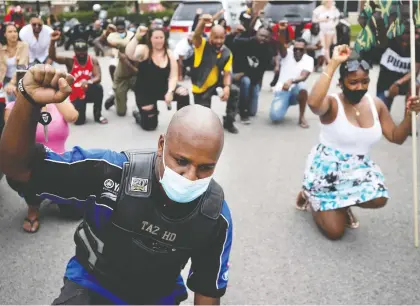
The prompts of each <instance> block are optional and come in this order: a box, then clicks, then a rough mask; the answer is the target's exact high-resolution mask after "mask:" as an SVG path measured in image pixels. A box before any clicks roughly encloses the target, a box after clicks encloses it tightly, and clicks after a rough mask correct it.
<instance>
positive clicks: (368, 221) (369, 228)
mask: <svg viewBox="0 0 420 306" xmlns="http://www.w3.org/2000/svg"><path fill="white" fill-rule="evenodd" d="M66 54H70V55H71V54H72V53H71V52H70V53H69V52H67V53H66ZM100 63H101V67H102V73H103V77H102V84H103V86H104V89H105V96H107V94H108V91H109V90H110V88H111V80H110V77H109V72H108V67H107V64H108V63H109V59H105V58H101V59H100ZM319 75H320V74H319V73H317V74H313V75H312V76H311V77H310V80H309V85H310V86H312V84H313V82H314V81H315V80H316V79H317V78H318V77H319ZM377 75H378V69H377V68H375V69H374V70H373V71H372V73H371V79H372V84H371V87H370V93H372V94H374V93H375V87H376V80H377ZM271 79H272V72H267V73H266V76H265V78H264V86H263V89H262V91H261V96H260V104H259V111H258V115H257V116H256V117H255V118H253V120H252V124H251V125H249V126H244V125H242V124H241V123H237V127H238V128H239V130H240V133H239V134H238V135H232V134H229V133H226V135H225V147H224V150H223V153H222V156H221V158H220V162H219V164H218V166H217V170H216V174H215V178H216V180H217V181H218V182H219V183H220V184H221V185H222V186H223V187H224V191H225V196H226V201H227V203H228V204H229V206H230V209H231V212H232V217H233V226H234V238H233V248H232V253H231V260H230V262H231V270H230V272H229V278H230V281H229V287H228V290H227V294H226V295H225V297H223V299H222V303H224V304H419V303H420V290H419V288H418V281H419V278H420V276H419V271H420V270H419V269H420V261H419V258H420V249H415V248H414V246H413V208H412V166H411V165H412V164H411V163H412V161H411V138H409V139H408V140H407V142H406V143H405V144H403V145H402V146H398V145H394V144H390V143H388V142H387V141H386V140H384V139H383V140H381V142H380V143H379V144H378V145H376V146H375V148H374V149H373V152H372V158H373V160H374V161H376V162H377V163H378V164H379V165H380V166H381V168H382V170H383V172H384V174H385V178H386V183H387V185H388V187H389V189H390V196H391V199H390V201H389V202H388V205H387V206H386V207H385V208H383V209H379V210H375V211H373V210H362V209H359V208H356V209H354V212H355V214H356V215H357V217H358V218H359V219H360V223H361V226H360V228H359V229H357V230H348V231H347V232H346V234H345V236H344V238H343V239H342V240H340V241H335V242H332V241H329V240H327V239H325V238H324V237H323V236H322V235H321V234H320V233H319V231H318V229H317V228H316V226H315V224H314V222H313V220H312V218H311V215H310V213H303V212H300V211H297V210H296V209H295V208H294V203H295V198H296V195H297V193H298V191H299V190H300V186H301V181H302V177H303V170H304V167H305V162H306V157H307V155H308V153H309V151H310V149H311V147H312V146H313V145H315V144H316V143H317V140H318V133H319V122H318V119H317V117H316V116H315V115H313V114H312V113H310V111H309V110H307V118H308V121H309V124H310V126H311V127H310V129H308V130H304V129H301V128H299V127H298V125H297V120H298V107H297V106H295V107H292V108H290V109H289V111H288V113H287V117H286V120H285V121H284V122H283V123H281V124H275V125H274V124H272V123H271V122H270V121H269V119H268V111H269V107H270V103H271V98H272V93H271V92H270V88H269V86H268V84H269V82H270V81H271ZM336 82H337V79H335V83H334V85H335V84H336ZM186 84H188V82H186ZM338 90H339V89H338V88H337V87H335V86H332V88H331V92H335V91H338ZM224 105H225V104H224V103H223V102H220V101H219V100H218V98H214V100H213V110H214V111H215V112H216V113H217V114H218V115H219V116H220V118H222V116H223V115H224ZM134 106H135V103H134V95H133V93H130V94H129V114H128V115H127V117H125V118H119V117H117V116H116V114H115V109H114V108H112V109H111V110H110V111H104V112H103V114H104V115H105V116H106V117H107V118H108V119H109V124H108V125H107V126H101V125H99V124H96V123H94V122H93V117H92V107H91V106H89V108H88V112H87V117H88V118H89V121H88V122H87V124H86V125H84V126H71V134H70V137H69V140H68V148H71V147H72V146H74V145H79V146H82V147H84V148H109V149H113V150H117V151H122V150H126V149H133V148H156V146H157V140H158V137H159V135H160V134H162V133H164V132H165V129H166V127H167V125H168V122H169V120H170V118H171V116H172V115H173V114H174V112H175V109H176V108H175V105H174V107H173V110H172V111H168V110H167V109H166V107H165V105H164V104H163V102H159V109H160V115H159V127H158V129H157V130H156V131H153V132H145V131H143V130H141V129H140V128H139V127H138V126H136V125H135V124H134V119H133V118H132V116H131V110H132V109H134ZM403 108H404V106H403V101H402V99H401V98H399V99H398V100H397V101H396V103H395V105H394V108H393V111H392V115H393V116H394V118H395V119H396V121H397V122H399V121H400V120H401V119H402V116H403ZM17 137H18V135H17ZM62 179H63V182H65V178H62ZM25 212H26V205H25V203H24V201H23V200H22V199H21V198H20V197H19V196H18V195H17V194H16V193H15V192H13V191H12V190H11V189H10V188H9V186H8V185H7V183H6V181H5V180H4V179H3V181H2V182H1V183H0V231H1V235H0V304H49V303H51V302H52V301H53V299H54V298H55V297H57V296H58V295H59V293H60V287H61V286H62V277H63V274H64V270H65V267H66V263H67V261H68V259H69V258H70V257H71V256H73V255H74V250H75V248H74V242H73V234H74V230H75V228H76V226H77V224H78V222H75V221H69V220H63V219H61V218H60V217H59V214H58V212H57V209H56V207H54V205H46V206H44V207H43V208H42V216H41V228H40V230H39V232H38V233H36V234H32V235H31V234H27V233H24V232H23V230H22V229H21V226H22V221H23V218H24V217H25ZM185 273H186V271H184V272H183V275H185ZM139 277H141V276H139ZM192 302H193V299H192V294H190V297H189V299H188V301H187V303H189V304H191V303H192Z"/></svg>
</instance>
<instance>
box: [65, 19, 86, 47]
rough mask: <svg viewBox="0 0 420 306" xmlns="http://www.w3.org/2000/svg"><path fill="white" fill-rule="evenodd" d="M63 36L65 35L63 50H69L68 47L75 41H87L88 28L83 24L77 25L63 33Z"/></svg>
mask: <svg viewBox="0 0 420 306" xmlns="http://www.w3.org/2000/svg"><path fill="white" fill-rule="evenodd" d="M64 35H66V43H65V45H64V49H65V50H69V49H70V46H72V45H73V43H74V42H75V41H76V40H77V39H84V40H86V41H88V39H89V28H87V27H86V25H84V24H81V23H77V24H75V25H74V26H73V27H72V28H70V30H68V31H67V32H65V33H64Z"/></svg>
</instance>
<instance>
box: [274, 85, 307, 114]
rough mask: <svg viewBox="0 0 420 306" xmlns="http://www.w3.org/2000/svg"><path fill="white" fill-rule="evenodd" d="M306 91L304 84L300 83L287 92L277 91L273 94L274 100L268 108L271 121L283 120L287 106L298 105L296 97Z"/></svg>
mask: <svg viewBox="0 0 420 306" xmlns="http://www.w3.org/2000/svg"><path fill="white" fill-rule="evenodd" d="M302 90H306V87H305V83H303V82H301V83H298V84H296V85H295V86H294V87H293V88H292V89H291V90H289V91H283V90H282V91H278V92H275V93H274V99H273V102H272V103H271V108H270V119H271V121H280V120H283V119H284V117H285V116H286V112H287V110H288V109H289V106H291V105H296V104H298V103H299V102H298V100H297V96H298V95H299V92H300V91H302Z"/></svg>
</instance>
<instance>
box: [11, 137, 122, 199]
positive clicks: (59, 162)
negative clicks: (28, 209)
mask: <svg viewBox="0 0 420 306" xmlns="http://www.w3.org/2000/svg"><path fill="white" fill-rule="evenodd" d="M36 156H37V157H36V158H35V160H34V161H33V163H32V172H31V178H30V180H29V182H27V183H18V182H13V181H11V180H8V182H9V184H10V186H11V187H12V188H13V189H15V190H16V191H18V192H19V193H20V194H22V195H28V194H32V195H33V194H35V195H37V196H40V197H41V198H43V199H50V200H52V201H54V202H55V203H57V204H74V203H75V202H76V204H83V203H85V202H86V201H88V200H89V199H94V200H95V201H97V200H99V199H100V198H101V197H103V195H104V194H105V196H106V195H107V191H108V197H107V198H111V200H114V202H115V199H116V193H117V191H118V189H117V188H116V187H117V186H119V183H120V181H121V175H122V166H123V164H124V162H126V161H127V158H126V156H125V154H123V153H118V152H114V151H110V150H99V149H98V150H84V149H82V148H80V147H74V148H73V149H72V150H71V151H68V152H65V153H63V154H57V153H55V152H53V151H51V150H49V149H48V148H46V147H44V146H42V145H37V154H36ZM111 185H112V186H111ZM113 191H114V193H115V195H114V196H113V197H111V196H110V195H109V194H110V193H113ZM110 205H111V204H110Z"/></svg>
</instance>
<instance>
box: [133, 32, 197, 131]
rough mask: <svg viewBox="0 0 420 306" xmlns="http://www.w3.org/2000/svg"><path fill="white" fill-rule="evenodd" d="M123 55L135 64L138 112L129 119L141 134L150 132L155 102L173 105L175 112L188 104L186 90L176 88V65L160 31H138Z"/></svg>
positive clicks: (154, 119)
mask: <svg viewBox="0 0 420 306" xmlns="http://www.w3.org/2000/svg"><path fill="white" fill-rule="evenodd" d="M139 42H140V43H143V42H144V44H139ZM126 55H127V56H128V58H130V59H131V60H132V61H137V62H139V65H138V75H137V81H136V87H135V95H136V103H137V106H138V108H139V111H134V112H133V116H134V117H135V118H136V121H137V123H138V124H140V126H141V127H142V128H143V129H144V130H154V129H156V127H157V125H158V110H157V101H158V100H164V101H165V102H166V103H167V104H168V106H169V105H170V103H171V102H172V101H173V100H174V101H177V102H178V103H177V109H178V110H179V109H181V108H182V107H184V106H186V105H189V104H190V97H189V94H188V90H187V89H186V88H184V87H181V86H179V85H177V81H178V66H177V61H176V59H175V57H174V55H173V54H172V51H170V50H169V48H168V42H167V39H166V36H165V32H164V31H163V29H159V28H155V29H150V30H147V28H145V27H139V28H138V30H137V33H136V35H135V37H134V38H133V39H132V40H131V41H130V42H129V43H128V45H127V47H126Z"/></svg>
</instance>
